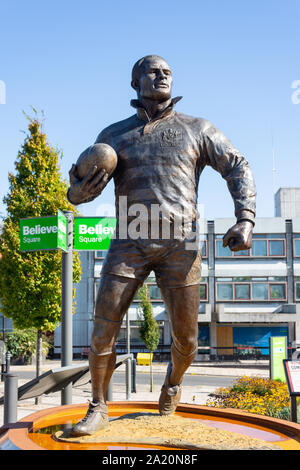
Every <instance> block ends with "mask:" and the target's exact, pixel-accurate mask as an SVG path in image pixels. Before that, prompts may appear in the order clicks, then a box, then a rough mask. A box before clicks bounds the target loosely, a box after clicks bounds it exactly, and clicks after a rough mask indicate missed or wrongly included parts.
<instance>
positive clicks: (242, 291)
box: [235, 284, 250, 300]
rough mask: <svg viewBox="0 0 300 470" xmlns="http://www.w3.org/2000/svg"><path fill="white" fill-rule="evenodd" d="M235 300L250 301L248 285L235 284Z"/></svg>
mask: <svg viewBox="0 0 300 470" xmlns="http://www.w3.org/2000/svg"><path fill="white" fill-rule="evenodd" d="M235 298H236V300H244V299H250V284H235Z"/></svg>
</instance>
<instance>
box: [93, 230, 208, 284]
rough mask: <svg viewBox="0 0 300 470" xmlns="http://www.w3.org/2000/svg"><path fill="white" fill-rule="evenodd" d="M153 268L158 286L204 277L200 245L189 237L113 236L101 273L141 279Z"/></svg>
mask: <svg viewBox="0 0 300 470" xmlns="http://www.w3.org/2000/svg"><path fill="white" fill-rule="evenodd" d="M152 271H154V273H155V277H156V282H157V285H158V286H159V287H161V286H163V287H166V288H172V287H173V288H175V287H184V286H190V285H195V284H199V283H200V280H201V253H200V250H199V247H196V246H195V243H194V244H193V245H192V244H191V242H190V241H187V240H178V239H170V240H163V239H159V240H145V239H137V240H133V239H130V238H129V239H126V240H122V239H117V238H115V239H113V240H112V241H111V244H110V247H109V250H108V253H107V256H106V258H105V261H104V264H103V267H102V271H101V274H114V275H117V276H123V277H128V278H133V279H138V280H140V281H141V282H143V281H145V279H146V278H147V277H148V276H149V274H150V273H151V272H152Z"/></svg>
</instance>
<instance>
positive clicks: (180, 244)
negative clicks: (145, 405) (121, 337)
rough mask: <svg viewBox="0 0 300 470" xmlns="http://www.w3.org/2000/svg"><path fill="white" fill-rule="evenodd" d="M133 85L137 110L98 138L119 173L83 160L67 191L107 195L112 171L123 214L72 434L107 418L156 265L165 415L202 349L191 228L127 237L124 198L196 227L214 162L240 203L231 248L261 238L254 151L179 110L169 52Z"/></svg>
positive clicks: (152, 60) (144, 67) (144, 68)
mask: <svg viewBox="0 0 300 470" xmlns="http://www.w3.org/2000/svg"><path fill="white" fill-rule="evenodd" d="M131 85H132V87H133V88H134V90H135V91H136V92H137V100H132V101H131V105H132V106H133V107H134V108H135V109H136V114H134V115H133V116H131V117H129V118H128V119H125V120H123V121H120V122H117V123H115V124H113V125H111V126H109V127H107V128H106V129H104V130H103V131H102V132H101V133H100V135H99V136H98V138H97V140H96V143H105V144H108V145H110V146H111V147H112V148H113V149H114V150H115V152H116V153H117V155H118V164H117V167H116V169H115V171H114V173H113V174H112V175H110V176H109V175H108V174H107V173H106V172H105V170H101V169H98V168H97V167H96V166H94V167H92V169H91V170H90V171H89V173H88V175H86V177H85V178H83V179H82V180H79V179H78V177H77V176H76V165H73V166H72V168H71V170H70V188H69V190H68V199H69V201H70V202H71V203H73V204H80V203H83V202H88V201H91V200H93V199H94V198H96V197H97V196H99V194H101V192H102V190H103V189H104V187H105V186H106V184H107V183H108V181H109V180H110V178H112V177H113V179H114V184H115V196H116V216H117V220H118V222H117V228H116V235H115V238H114V239H113V240H112V242H111V245H110V248H109V251H108V254H107V257H106V259H105V262H104V265H103V268H102V276H101V284H100V287H99V291H98V295H97V301H96V309H95V319H94V329H93V333H92V338H91V348H90V354H89V364H90V372H91V381H92V402H91V403H90V405H89V409H88V412H87V415H86V417H85V418H84V419H83V420H82V421H80V422H79V423H77V424H76V425H75V426H73V428H72V431H71V434H72V435H84V434H93V433H94V432H96V431H97V430H99V429H101V428H102V427H104V426H106V425H107V423H108V418H107V406H106V402H105V396H106V391H107V387H108V384H109V381H110V379H111V375H112V373H113V370H114V364H115V348H114V345H115V341H116V339H117V337H118V334H119V330H120V327H121V323H122V319H123V317H124V315H125V313H126V311H127V310H128V308H129V306H130V304H131V302H132V300H133V298H134V296H135V294H136V292H137V290H138V288H139V287H140V286H141V285H142V284H143V282H144V280H145V279H146V278H147V276H149V274H150V272H151V271H154V272H155V275H156V280H157V284H158V286H159V287H160V289H161V294H162V298H163V300H164V303H165V306H166V310H167V312H168V315H169V318H170V323H171V333H172V345H171V361H170V363H169V366H168V369H167V374H166V378H165V382H164V384H163V386H162V390H161V395H160V398H159V412H160V414H161V415H168V414H171V413H173V412H174V411H175V409H176V407H177V405H178V403H179V400H180V396H181V382H182V379H183V376H184V373H185V371H186V370H187V368H188V367H189V366H190V364H191V363H192V361H193V360H194V358H195V356H196V353H197V348H198V323H197V321H198V311H199V302H200V289H199V283H200V278H201V256H200V252H199V249H198V248H194V249H186V246H187V245H186V242H187V240H190V239H191V237H190V235H189V236H186V235H185V234H183V236H182V238H181V239H180V237H175V236H174V230H173V231H171V232H172V233H171V234H170V236H169V237H168V238H165V237H160V236H155V237H153V236H151V233H152V232H151V227H150V225H151V224H150V223H149V230H147V234H146V236H144V237H133V236H130V234H127V236H126V237H124V236H120V234H121V232H122V233H123V232H124V230H123V229H124V226H122V224H123V225H124V223H126V224H129V223H130V222H131V221H132V220H133V217H132V214H131V216H128V217H127V218H125V219H124V217H123V214H122V215H121V214H119V200H120V198H122V197H123V198H124V197H126V198H127V199H126V201H127V205H128V207H129V208H130V207H133V206H134V205H136V204H139V205H141V204H142V205H143V207H146V209H149V210H150V208H151V207H153V206H155V205H156V206H157V205H159V207H160V208H161V209H162V210H161V211H160V213H159V227H160V228H161V225H162V222H163V221H164V219H166V218H168V219H169V223H170V226H171V228H172V229H174V226H175V222H176V220H180V217H181V216H182V213H183V212H185V211H186V213H188V214H189V222H191V224H190V226H191V227H194V226H195V221H196V218H197V211H196V204H197V189H198V182H199V178H200V175H201V173H202V170H203V169H204V167H205V166H206V165H210V166H212V167H213V168H214V169H215V170H217V171H218V172H219V173H220V174H221V175H222V177H223V178H224V179H225V180H226V181H227V185H228V189H229V191H230V194H231V196H232V198H233V201H234V206H235V216H236V218H237V222H236V224H235V225H234V226H233V227H232V228H230V229H229V230H228V232H227V233H226V235H225V236H224V239H223V244H224V246H229V247H230V249H231V250H232V251H239V250H244V249H248V248H250V247H251V242H252V230H253V226H254V217H255V197H256V191H255V184H254V181H253V177H252V173H251V170H250V168H249V165H248V162H247V161H246V160H245V158H244V157H243V156H242V155H241V154H240V153H239V152H238V151H237V150H236V149H235V148H234V147H233V146H232V144H231V142H230V141H229V140H228V139H227V138H226V137H225V136H224V135H223V134H222V133H221V132H220V131H219V130H218V129H217V128H216V127H214V126H213V125H212V124H211V123H210V122H208V121H207V120H205V119H200V118H195V117H191V116H187V115H185V114H182V113H178V112H176V111H175V110H174V106H175V104H176V103H177V101H179V99H181V97H178V98H172V97H171V89H172V73H171V69H170V66H169V65H168V63H167V62H166V61H165V60H164V59H163V58H161V57H159V56H156V55H150V56H146V57H143V58H142V59H140V60H139V61H138V62H137V63H136V64H135V65H134V67H133V70H132V82H131ZM180 211H182V213H181V214H180ZM129 212H130V211H128V213H129ZM127 215H128V214H127ZM178 218H179V219H178ZM156 222H157V220H156ZM152 223H153V220H152ZM192 233H193V232H192Z"/></svg>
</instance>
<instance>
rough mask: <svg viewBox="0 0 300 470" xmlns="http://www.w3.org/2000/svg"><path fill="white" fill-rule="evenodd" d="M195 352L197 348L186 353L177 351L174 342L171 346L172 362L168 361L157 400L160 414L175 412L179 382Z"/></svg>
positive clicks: (179, 393)
mask: <svg viewBox="0 0 300 470" xmlns="http://www.w3.org/2000/svg"><path fill="white" fill-rule="evenodd" d="M196 353H197V348H196V349H194V351H193V352H192V353H189V354H187V355H184V354H182V353H181V352H179V351H178V349H177V348H176V346H175V345H174V343H173V344H172V346H171V357H172V362H170V363H169V365H168V369H167V374H166V378H165V382H164V384H163V386H162V388H161V393H160V397H159V401H158V409H159V413H160V414H161V415H162V416H166V415H170V414H172V413H174V412H175V410H176V408H177V405H178V403H179V401H180V398H181V392H182V386H181V382H182V379H183V375H184V373H185V371H186V370H187V368H188V367H189V366H190V365H191V363H192V362H193V360H194V358H195V356H196Z"/></svg>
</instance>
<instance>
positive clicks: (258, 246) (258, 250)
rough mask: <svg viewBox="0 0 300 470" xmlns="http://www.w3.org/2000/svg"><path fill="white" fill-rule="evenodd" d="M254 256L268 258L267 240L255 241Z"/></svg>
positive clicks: (253, 243) (253, 244) (253, 245)
mask: <svg viewBox="0 0 300 470" xmlns="http://www.w3.org/2000/svg"><path fill="white" fill-rule="evenodd" d="M252 256H268V246H267V240H253V242H252Z"/></svg>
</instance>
